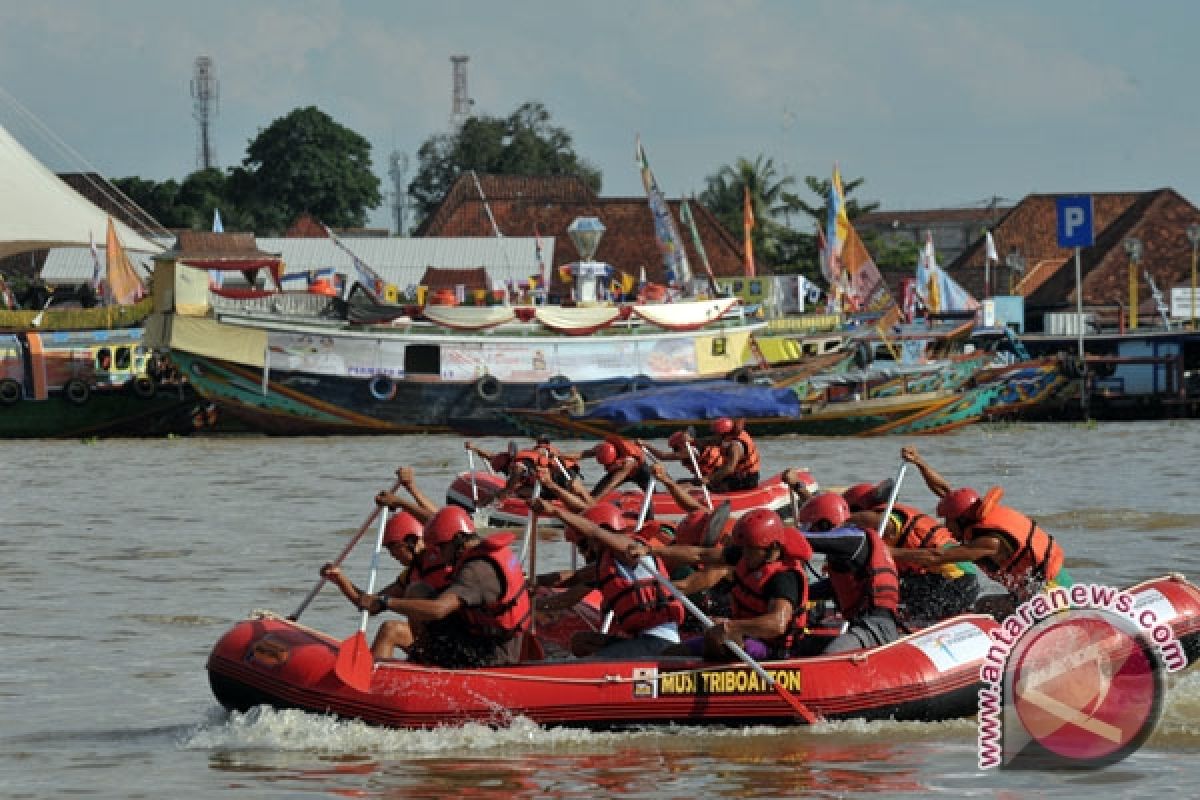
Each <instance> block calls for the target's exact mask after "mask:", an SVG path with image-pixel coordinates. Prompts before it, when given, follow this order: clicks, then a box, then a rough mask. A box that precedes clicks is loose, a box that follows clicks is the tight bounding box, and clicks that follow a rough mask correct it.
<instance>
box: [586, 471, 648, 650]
mask: <svg viewBox="0 0 1200 800" xmlns="http://www.w3.org/2000/svg"><path fill="white" fill-rule="evenodd" d="M657 485H658V481H656V480H655V479H654V478H651V479H650V482H649V483H647V484H646V497H645V498H644V499H643V500H642V508H641V510H640V511H639V512H638V518H637V526H636V527H635V528H634V530H638V529H639V528H641V527H642V526H643V525H645V524H646V516H647V515H648V514H649V513H650V503H651V501H652V500H653V499H654V487H655V486H657ZM616 616H617V614H616V612H615V611H611V610H610V611H609V612H608V613H607V614H605V615H604V622H603V623H602V624H601V625H600V632H601V633H608V631H609V628H611V627H612V624H613V620H614V619H616Z"/></svg>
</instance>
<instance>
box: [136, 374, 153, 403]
mask: <svg viewBox="0 0 1200 800" xmlns="http://www.w3.org/2000/svg"><path fill="white" fill-rule="evenodd" d="M129 385H130V387H131V388H132V389H133V393H134V394H136V395H137V396H138V397H145V398H151V397H154V393H155V391H156V387H155V386H154V381H153V380H152V379H151V378H150V376H148V375H138V376H137V377H136V378H134V379H133V380H132V381H130V382H129Z"/></svg>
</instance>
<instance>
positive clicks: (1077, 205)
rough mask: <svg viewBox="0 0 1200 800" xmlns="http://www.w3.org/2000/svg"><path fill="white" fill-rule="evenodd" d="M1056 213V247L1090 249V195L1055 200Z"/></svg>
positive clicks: (1091, 239) (1091, 236)
mask: <svg viewBox="0 0 1200 800" xmlns="http://www.w3.org/2000/svg"><path fill="white" fill-rule="evenodd" d="M1055 207H1056V209H1057V211H1058V246H1059V247H1091V246H1092V242H1093V240H1094V237H1093V233H1092V196H1091V195H1090V194H1080V195H1069V196H1066V197H1059V198H1056V199H1055Z"/></svg>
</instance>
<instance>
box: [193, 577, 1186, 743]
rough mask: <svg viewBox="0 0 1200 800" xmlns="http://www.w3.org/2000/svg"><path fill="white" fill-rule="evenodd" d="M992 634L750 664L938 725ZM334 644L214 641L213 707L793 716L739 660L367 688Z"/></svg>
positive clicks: (554, 669) (974, 701) (970, 680)
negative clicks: (339, 661)
mask: <svg viewBox="0 0 1200 800" xmlns="http://www.w3.org/2000/svg"><path fill="white" fill-rule="evenodd" d="M1127 591H1128V592H1129V593H1130V594H1131V595H1133V598H1134V602H1135V603H1136V604H1137V607H1139V608H1153V610H1154V611H1155V613H1156V614H1157V615H1158V621H1159V622H1163V623H1168V624H1169V625H1170V626H1171V628H1172V630H1173V632H1174V634H1175V637H1176V639H1177V640H1178V641H1180V642H1181V643H1182V644H1183V650H1184V651H1185V652H1186V653H1187V659H1188V660H1189V661H1192V660H1194V659H1195V656H1196V653H1197V639H1198V638H1200V590H1197V588H1196V587H1195V586H1193V585H1192V584H1190V583H1188V582H1187V581H1186V580H1184V579H1183V578H1182V577H1179V576H1166V577H1162V578H1158V579H1155V580H1152V581H1147V582H1145V583H1142V584H1139V585H1138V586H1134V587H1132V588H1130V589H1128V590H1127ZM998 627H999V625H998V623H997V622H996V621H995V620H993V619H992V618H991V617H987V616H982V615H965V616H961V617H955V618H953V619H949V620H945V621H943V622H940V623H938V624H936V625H934V626H932V627H930V628H927V629H924V630H922V631H920V632H917V633H914V634H910V635H908V636H905V637H904V638H902V639H899V640H897V641H895V642H892V643H890V644H888V645H885V646H883V647H880V648H876V649H872V650H865V651H859V652H855V653H847V654H840V655H834V656H819V657H815V658H806V659H790V660H782V661H767V662H764V663H763V666H764V667H765V668H766V669H767V671H768V672H770V673H771V675H772V677H773V678H774V679H775V680H777V681H779V682H780V683H781V684H782V685H783V686H784V688H786V689H787V690H788V691H789V692H791V693H792V694H793V695H795V696H796V697H797V698H798V699H799V700H800V702H802V703H803V704H804V705H805V706H807V707H808V708H809V709H810V710H811V711H813V712H814V713H816V714H817V715H819V716H820V717H822V718H824V719H827V720H838V719H878V718H891V719H898V720H926V721H933V720H944V719H951V718H957V717H963V716H967V715H973V714H975V713H976V712H977V710H978V691H979V688H980V686H981V676H980V668H981V666H982V665H983V663H984V661H985V659H986V658H987V654H988V651H989V648H990V647H991V646H992V645H993V644H994V641H993V640H992V639H991V638H990V637H989V635H988V634H989V632H990V631H992V630H995V629H997V628H998ZM338 647H339V641H338V639H336V638H334V637H331V636H329V635H327V634H324V633H321V632H319V631H316V630H313V629H311V628H308V627H305V626H303V625H300V624H298V623H295V622H291V621H288V620H286V619H284V618H282V617H280V616H277V615H275V614H273V613H270V612H259V613H256V614H254V615H252V616H251V617H250V618H248V619H246V620H243V621H241V622H238V623H237V624H235V625H234V626H233V627H232V628H231V629H230V630H229V631H228V632H226V633H225V634H224V635H223V636H222V637H221V638H220V640H219V641H218V642H217V643H216V645H215V646H214V648H213V650H212V652H211V654H210V655H209V659H208V675H209V683H210V685H211V687H212V690H213V693H214V695H215V696H216V698H217V700H218V701H219V702H220V703H221V704H222V705H223V706H225V707H226V708H229V709H236V710H240V711H245V710H247V709H249V708H251V707H253V706H256V705H271V706H275V707H278V708H299V709H303V710H307V711H311V712H314V713H318V714H329V713H332V714H336V715H338V716H341V717H347V718H354V719H361V720H364V721H366V722H368V723H372V724H376V725H385V726H391V727H403V728H432V727H436V726H443V725H453V724H462V723H467V722H477V723H483V724H489V725H504V724H507V723H508V722H510V721H511V720H512V719H513V718H515V717H518V716H523V717H526V718H528V719H531V720H533V721H534V722H536V723H538V724H541V725H564V726H583V727H595V728H612V727H629V726H638V725H647V724H679V725H746V724H767V725H791V724H800V723H801V722H802V720H800V719H799V718H797V716H796V714H795V712H794V711H793V709H792V708H791V707H790V706H789V705H788V704H787V703H785V702H783V700H781V698H780V697H779V696H778V694H776V693H775V692H774V691H773V690H772V689H770V688H769V687H767V686H766V685H765V684H764V683H763V682H762V681H761V680H760V679H759V678H758V677H757V676H756V675H755V673H754V672H752V671H751V670H750V669H749V668H747V667H746V666H743V665H742V664H740V663H734V664H716V663H712V662H705V661H700V660H696V659H687V658H658V659H643V660H629V661H603V660H561V661H550V660H545V661H530V662H526V663H521V664H517V665H514V666H508V667H491V668H486V669H460V670H445V669H438V668H434V667H428V666H423V665H419V664H411V663H408V662H406V661H393V660H387V661H380V662H377V663H376V664H375V667H374V672H373V674H372V677H371V682H370V686H369V688H368V689H367V691H358V690H356V689H353V688H351V687H348V686H347V685H345V684H343V683H342V682H341V681H340V680H339V679H338V678H337V676H336V675H335V673H334V662H335V660H336V658H337V653H338Z"/></svg>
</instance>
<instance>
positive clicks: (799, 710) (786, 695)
mask: <svg viewBox="0 0 1200 800" xmlns="http://www.w3.org/2000/svg"><path fill="white" fill-rule="evenodd" d="M775 693H776V694H778V695H779V696H780V697H782V698H783V700H784V702H786V703H787V704H788V705H789V706H791V707H792V710H793V711H795V712H796V714H797V715H799V717H800V719H802V720H804V721H805V722H807V723H808V724H809V725H816V724H817V723H818V722H819V721H820V718H819V717H818V716H817V715H816V714H814V713H813V712H812V709H810V708H809V707H808V706H806V705H804V703H801V702H800V698H798V697H796V695H794V694H792V693H791V692H789V691H788V690H787V689H785V688H783V687H782V686H780V685H779V681H775Z"/></svg>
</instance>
